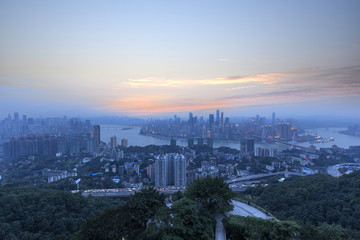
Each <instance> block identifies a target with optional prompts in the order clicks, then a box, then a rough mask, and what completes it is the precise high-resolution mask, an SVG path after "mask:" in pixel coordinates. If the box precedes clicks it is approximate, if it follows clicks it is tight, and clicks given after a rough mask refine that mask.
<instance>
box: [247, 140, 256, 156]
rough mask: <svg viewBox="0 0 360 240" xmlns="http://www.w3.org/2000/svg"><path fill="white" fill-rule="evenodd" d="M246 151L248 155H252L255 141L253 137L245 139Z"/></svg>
mask: <svg viewBox="0 0 360 240" xmlns="http://www.w3.org/2000/svg"><path fill="white" fill-rule="evenodd" d="M246 152H247V153H249V154H250V155H254V153H255V141H254V139H251V138H248V139H246Z"/></svg>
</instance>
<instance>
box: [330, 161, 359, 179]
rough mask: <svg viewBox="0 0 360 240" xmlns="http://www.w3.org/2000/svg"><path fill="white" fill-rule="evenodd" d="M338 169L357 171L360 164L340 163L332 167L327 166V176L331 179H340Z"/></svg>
mask: <svg viewBox="0 0 360 240" xmlns="http://www.w3.org/2000/svg"><path fill="white" fill-rule="evenodd" d="M340 168H352V169H359V168H360V163H340V164H336V165H334V166H329V167H328V169H327V172H328V174H329V175H331V176H333V177H340V176H341V173H340V172H339V169H340Z"/></svg>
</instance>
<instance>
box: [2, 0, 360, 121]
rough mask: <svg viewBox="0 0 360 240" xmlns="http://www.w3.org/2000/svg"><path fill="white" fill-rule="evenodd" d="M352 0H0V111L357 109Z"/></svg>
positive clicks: (356, 21)
mask: <svg viewBox="0 0 360 240" xmlns="http://www.w3.org/2000/svg"><path fill="white" fill-rule="evenodd" d="M359 8H360V3H359V1H328V0H327V1H225V2H223V1H221V2H220V1H196V2H193V1H181V2H173V1H171V2H170V1H105V2H104V1H101V2H100V1H1V2H0V35H1V39H0V101H1V103H2V104H1V105H2V107H1V109H0V115H1V116H3V117H4V116H7V114H8V113H13V112H14V111H19V112H24V113H27V114H31V115H37V116H41V115H43V116H45V115H46V116H51V115H56V116H61V115H63V114H69V115H85V116H97V115H130V116H168V115H170V116H171V114H174V113H176V114H181V113H184V114H187V113H188V112H189V111H191V112H194V113H196V114H199V113H204V114H207V113H209V112H214V110H215V109H218V108H220V109H222V110H224V111H226V112H227V113H229V115H239V114H240V115H251V114H255V113H260V114H268V115H270V113H271V112H272V111H276V112H277V113H278V114H279V115H283V116H284V115H297V116H301V115H304V116H306V115H311V116H313V115H316V116H345V115H347V116H352V117H357V118H358V117H360V111H359V105H358V103H359V102H360V42H359V40H360V15H359V14H358V12H359Z"/></svg>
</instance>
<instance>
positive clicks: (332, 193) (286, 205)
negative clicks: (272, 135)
mask: <svg viewBox="0 0 360 240" xmlns="http://www.w3.org/2000/svg"><path fill="white" fill-rule="evenodd" d="M248 193H250V194H251V195H252V196H253V198H255V199H257V200H256V203H257V204H258V205H260V206H262V207H265V208H266V209H268V210H269V211H270V212H271V213H272V214H273V215H274V216H276V217H277V218H278V219H281V220H295V221H296V222H297V223H299V224H301V225H304V224H310V225H315V226H317V225H321V224H322V223H327V224H337V225H340V226H342V227H343V228H347V229H352V230H357V231H359V230H360V171H357V172H354V173H352V174H350V175H344V176H342V177H340V178H334V177H331V176H328V175H312V176H307V177H301V178H294V179H289V180H286V181H285V182H283V183H281V182H277V183H273V184H269V186H267V187H266V188H257V189H254V190H249V191H248Z"/></svg>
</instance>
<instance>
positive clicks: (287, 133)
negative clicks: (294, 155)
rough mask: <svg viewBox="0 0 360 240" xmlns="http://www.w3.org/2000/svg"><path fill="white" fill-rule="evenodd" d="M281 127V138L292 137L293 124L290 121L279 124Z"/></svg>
mask: <svg viewBox="0 0 360 240" xmlns="http://www.w3.org/2000/svg"><path fill="white" fill-rule="evenodd" d="M278 127H279V128H280V138H282V139H290V138H291V137H292V136H291V126H290V124H289V123H283V124H280V125H279V126H278Z"/></svg>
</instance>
